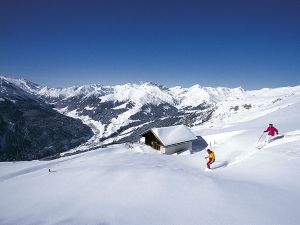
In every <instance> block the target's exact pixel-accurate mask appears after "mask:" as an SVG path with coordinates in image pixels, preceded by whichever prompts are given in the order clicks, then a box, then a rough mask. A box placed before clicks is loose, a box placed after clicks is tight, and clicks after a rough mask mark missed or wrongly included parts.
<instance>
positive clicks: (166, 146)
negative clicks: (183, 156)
mask: <svg viewBox="0 0 300 225" xmlns="http://www.w3.org/2000/svg"><path fill="white" fill-rule="evenodd" d="M142 137H144V138H145V144H146V145H149V146H151V147H152V148H154V149H156V150H158V151H160V152H161V153H163V154H173V153H176V152H181V151H185V150H192V141H193V140H196V139H197V137H196V136H195V134H194V133H193V132H192V131H191V130H190V129H189V128H188V127H186V126H185V125H178V126H170V127H160V128H152V129H150V130H148V131H147V132H145V133H144V134H143V135H142Z"/></svg>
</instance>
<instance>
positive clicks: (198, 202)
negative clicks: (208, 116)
mask: <svg viewBox="0 0 300 225" xmlns="http://www.w3.org/2000/svg"><path fill="white" fill-rule="evenodd" d="M280 91H282V93H284V92H289V93H288V94H287V97H286V98H287V99H286V100H278V102H275V103H274V104H272V106H268V107H266V108H264V110H261V111H260V108H259V107H258V108H257V109H258V110H257V111H255V110H254V109H251V110H252V111H249V113H248V114H247V113H246V112H247V111H245V112H244V113H236V114H233V115H231V116H229V117H227V115H224V118H223V120H217V118H215V120H214V123H213V124H212V125H211V126H212V127H209V126H207V127H194V128H193V131H194V133H195V134H196V135H202V136H203V137H204V138H206V139H207V141H208V142H210V144H211V148H212V149H213V150H214V151H215V154H216V162H215V163H214V164H213V168H214V169H213V170H211V171H206V170H205V168H206V165H205V164H206V161H205V158H204V157H205V156H206V155H207V153H206V152H205V151H200V152H195V153H194V154H190V155H171V156H167V155H161V154H159V153H158V152H156V151H154V150H152V149H151V148H150V147H147V146H144V145H142V144H133V148H128V147H125V145H116V146H111V147H109V148H105V149H98V150H95V151H91V152H86V153H83V154H79V155H75V156H71V157H64V158H61V159H58V160H54V161H31V162H15V163H0V199H1V201H0V209H1V210H0V224H1V225H15V224H18V225H34V224H57V225H58V224H59V225H60V224H62V225H70V224H71V225H73V224H74V225H84V224H89V225H100V224H101V225H104V224H105V225H108V224H111V225H113V224H116V225H135V224H143V225H148V224H149V225H150V224H151V225H160V224H162V225H177V224H178V225H183V224H184V225H199V224H203V225H210V224H221V225H227V224H236V225H241V224H249V225H253V224H255V225H256V224H261V225H268V224H270V225H271V224H272V225H273V224H284V225H286V224H293V225H297V224H300V214H299V204H300V179H299V171H300V135H299V134H300V119H299V118H300V117H299V112H300V103H299V102H300V101H299V95H297V94H294V95H290V92H293V91H291V89H288V90H287V89H286V90H284V89H283V90H280ZM263 93H266V92H263ZM263 93H261V94H263ZM271 93H272V92H271ZM276 93H277V94H278V91H277V92H276ZM276 93H274V92H273V95H271V94H270V96H264V98H265V100H264V101H263V100H262V99H263V98H259V101H261V103H260V104H262V105H263V104H265V102H268V101H271V100H272V101H273V100H274V101H275V100H276V98H277V96H276ZM282 93H281V96H282ZM249 95H250V96H248V99H249V98H252V97H253V99H254V100H253V101H257V100H255V96H252V97H251V93H249ZM255 95H258V94H257V93H255ZM278 95H279V94H278ZM274 98H275V99H274ZM257 99H258V98H257ZM228 101H229V100H228ZM230 101H231V100H230ZM232 101H235V103H237V104H242V103H243V102H244V103H246V102H245V101H244V100H243V99H240V100H232ZM244 103H243V104H244ZM223 106H224V107H227V106H229V104H228V105H227V104H226V103H224V104H223ZM270 122H272V123H273V124H274V125H275V126H276V127H277V128H278V129H279V132H280V134H283V135H284V137H283V138H280V139H277V140H275V141H273V142H271V143H270V144H268V145H267V146H265V147H264V148H262V149H260V150H258V149H257V148H256V147H255V146H256V145H257V142H258V139H259V137H260V136H261V135H262V133H263V131H264V130H265V129H266V126H267V125H268V123H270ZM48 169H51V171H53V172H50V173H49V172H48Z"/></svg>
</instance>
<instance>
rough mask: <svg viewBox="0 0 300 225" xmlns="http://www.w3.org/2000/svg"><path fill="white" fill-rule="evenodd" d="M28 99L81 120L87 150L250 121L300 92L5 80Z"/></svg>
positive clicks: (145, 83) (295, 88) (276, 107)
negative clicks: (151, 133)
mask: <svg viewBox="0 0 300 225" xmlns="http://www.w3.org/2000/svg"><path fill="white" fill-rule="evenodd" d="M2 80H6V81H7V82H11V83H13V84H15V85H17V86H18V87H19V88H20V89H22V90H24V91H26V92H27V93H30V94H33V95H34V96H36V97H37V98H39V99H41V100H43V101H45V102H47V103H49V104H52V105H54V107H55V109H56V110H57V111H59V112H60V113H63V114H65V115H67V116H71V117H74V118H79V119H81V120H82V121H83V122H84V123H85V124H87V125H88V126H90V127H91V128H92V129H93V131H94V137H93V138H92V139H90V140H89V142H87V143H86V144H85V146H81V149H88V148H91V147H99V146H107V145H109V144H113V143H114V144H117V143H124V142H134V141H137V140H138V139H139V138H140V135H141V134H142V133H144V132H145V131H146V130H148V129H149V128H152V127H161V126H170V125H177V124H186V125H188V126H190V127H193V126H197V125H203V126H205V127H215V126H217V125H218V124H222V123H226V124H227V125H228V126H230V122H237V121H240V122H242V121H247V120H251V119H253V114H255V115H256V116H257V117H259V116H262V115H265V114H267V113H270V112H272V111H275V110H277V109H278V106H279V105H280V107H285V106H287V105H289V104H290V103H288V102H289V99H290V98H291V97H293V96H294V95H299V93H300V86H296V87H286V88H275V89H262V90H255V91H245V90H243V89H242V88H240V87H239V88H224V87H218V88H211V87H201V86H200V85H194V86H192V87H190V88H182V87H179V86H177V87H171V88H167V87H164V86H162V85H158V84H155V83H151V82H144V83H139V84H124V85H116V86H102V85H96V84H94V85H84V86H79V87H69V88H48V87H42V86H39V85H37V84H34V83H32V82H29V81H27V80H18V79H10V78H5V77H2Z"/></svg>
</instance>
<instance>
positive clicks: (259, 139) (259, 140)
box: [257, 132, 265, 143]
mask: <svg viewBox="0 0 300 225" xmlns="http://www.w3.org/2000/svg"><path fill="white" fill-rule="evenodd" d="M264 134H265V132H263V133H262V135H261V136H260V137H259V139H258V141H257V143H259V142H260V140H261V138H262V137H263V135H264Z"/></svg>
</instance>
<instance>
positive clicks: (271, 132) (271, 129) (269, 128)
mask: <svg viewBox="0 0 300 225" xmlns="http://www.w3.org/2000/svg"><path fill="white" fill-rule="evenodd" d="M265 132H268V135H271V136H274V135H275V133H276V134H278V130H277V129H276V128H275V127H268V129H267V130H265Z"/></svg>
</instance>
